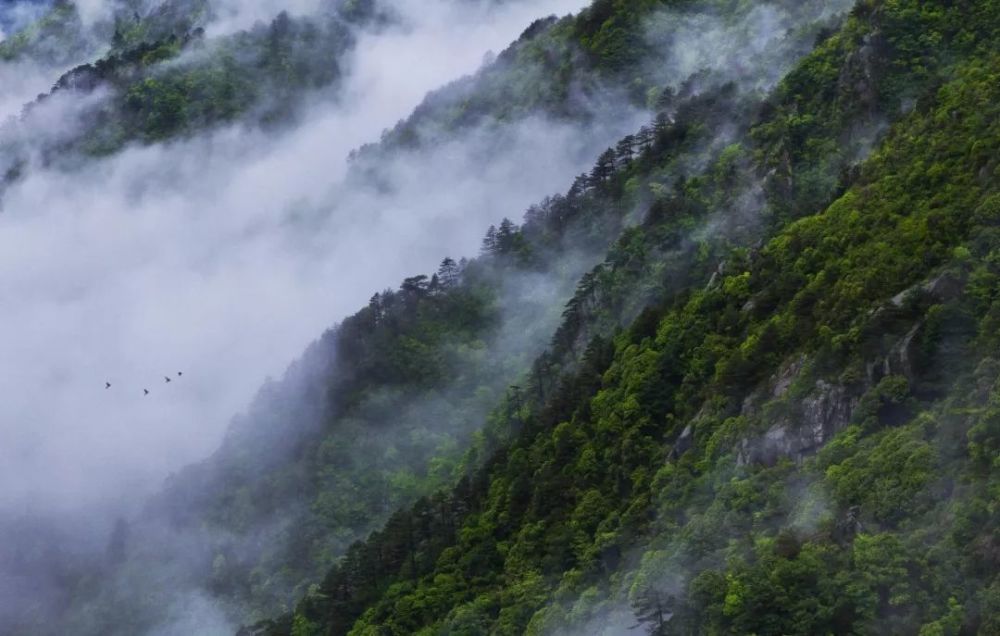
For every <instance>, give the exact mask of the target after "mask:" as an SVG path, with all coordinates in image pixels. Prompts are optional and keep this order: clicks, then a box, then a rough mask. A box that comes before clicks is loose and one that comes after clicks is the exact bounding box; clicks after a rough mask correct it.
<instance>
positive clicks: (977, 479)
mask: <svg viewBox="0 0 1000 636" xmlns="http://www.w3.org/2000/svg"><path fill="white" fill-rule="evenodd" d="M511 1H512V0H511ZM209 4H210V3H200V2H191V1H188V2H184V3H181V2H179V1H178V2H172V3H166V4H165V5H164V8H162V9H161V10H160V12H159V13H155V12H154V13H152V14H150V15H151V16H152V17H144V18H143V19H141V20H136V19H134V18H132V17H131V16H130V15H129V13H128V11H125V10H123V11H122V13H121V14H120V15H118V16H117V17H116V18H115V19H114V21H113V22H111V23H109V24H108V25H105V27H104V28H105V29H106V31H107V34H110V37H111V42H112V44H111V46H110V48H108V49H107V50H106V51H105V52H104V53H103V54H102V55H101V57H99V58H98V59H97V60H96V61H94V62H93V63H87V64H85V65H81V66H76V67H74V68H73V69H72V70H70V71H68V72H67V73H65V74H64V75H62V77H61V79H59V80H58V82H57V83H56V84H55V86H54V87H53V89H52V92H51V93H50V94H49V95H48V96H40V97H39V100H40V101H41V102H44V101H45V100H47V99H56V98H57V97H58V96H59V94H60V93H66V92H72V91H75V92H81V93H90V92H94V91H103V93H102V94H105V95H107V97H106V98H105V99H103V100H102V101H99V102H96V106H94V108H93V109H92V110H88V111H86V116H85V121H84V123H83V125H82V126H80V127H78V128H77V130H76V132H75V133H74V135H73V136H71V137H70V138H60V139H58V140H57V141H55V142H53V143H52V144H47V145H45V146H43V149H42V151H41V152H42V153H43V155H44V156H45V157H46V159H45V161H46V163H47V164H48V163H51V164H56V165H62V164H65V165H67V166H69V165H71V164H72V163H73V162H81V161H97V160H99V159H100V158H102V157H107V156H110V155H113V154H114V153H117V152H121V151H123V149H126V148H128V147H132V146H133V145H135V144H140V145H141V144H156V143H164V142H166V141H169V140H176V139H183V138H185V137H190V136H194V135H198V134H202V133H204V131H206V130H211V129H213V128H216V127H219V126H223V125H227V124H231V123H232V122H241V123H242V124H243V125H247V126H258V127H261V128H262V129H264V130H272V129H276V128H280V127H282V126H290V125H292V122H294V121H295V120H296V117H298V110H297V109H298V108H299V106H300V105H301V104H304V103H305V101H306V99H307V96H308V95H309V93H308V91H318V90H326V91H334V92H336V90H337V85H338V82H340V81H341V74H342V72H345V71H342V69H341V64H340V62H339V61H340V60H345V62H344V65H343V68H344V69H347V68H348V66H349V64H348V63H347V62H346V60H348V59H349V58H350V55H351V54H352V51H353V50H354V47H355V46H356V43H357V42H358V41H359V40H358V35H357V33H359V32H361V31H365V32H368V30H376V31H377V30H378V29H381V28H386V25H389V24H391V23H392V22H393V20H394V19H395V17H394V14H393V12H392V11H391V9H385V8H383V7H380V6H379V4H378V3H377V2H355V1H351V2H342V3H331V6H332V7H334V8H332V9H330V10H329V11H328V12H327V13H326V14H325V15H324V17H323V18H322V19H321V20H313V19H304V18H298V17H295V16H294V15H293V16H290V15H289V14H288V13H281V14H280V15H278V16H277V17H275V18H273V20H272V21H270V22H268V23H266V24H265V23H263V22H261V23H259V24H258V25H257V26H256V27H254V28H252V29H249V30H247V31H240V32H237V33H234V34H229V35H226V36H225V37H222V38H207V37H206V36H205V25H206V24H208V22H207V20H208V18H207V17H206V16H208V15H209V13H210V10H209V8H208V5H209ZM824 5H831V6H824ZM833 5H836V6H833ZM762 12H763V13H762ZM74 15H75V13H74V8H73V6H72V5H71V4H68V3H61V2H60V3H57V4H56V5H55V6H54V8H53V9H52V10H51V11H50V12H49V13H47V14H45V15H44V17H43V18H41V20H40V21H38V22H37V23H35V24H33V25H32V26H31V27H30V28H29V29H28V30H26V31H23V32H21V33H20V34H18V35H17V36H16V37H12V38H9V39H7V40H5V41H3V42H2V43H0V58H10V59H14V58H16V57H18V56H21V55H40V53H38V51H45V52H47V53H46V55H48V54H50V52H51V50H52V46H51V39H52V38H55V39H56V40H57V41H59V42H62V43H66V46H70V44H71V43H74V42H76V44H74V46H76V47H77V50H78V51H83V50H85V49H86V46H87V45H86V38H84V36H83V35H81V34H82V33H83V31H82V29H83V27H82V26H80V24H79V21H78V20H76V19H75V18H74ZM761 15H763V16H768V17H770V16H772V15H781V16H782V20H784V22H781V24H780V28H777V30H778V31H780V34H779V35H778V36H775V38H774V40H773V41H769V42H767V43H765V44H766V46H760V42H757V41H756V39H757V36H756V35H755V32H752V31H750V30H747V29H748V27H745V26H744V25H745V24H748V23H752V22H753V21H754V20H756V19H759V18H760V16H761ZM136 16H138V14H136ZM664 16H666V17H664ZM539 18H540V19H539V20H538V21H536V22H535V23H533V24H531V25H530V26H529V27H528V28H527V30H525V31H524V32H523V34H522V35H521V36H520V38H519V39H518V40H516V41H515V42H513V43H512V44H510V46H509V47H508V48H506V49H505V50H503V51H502V52H500V53H499V55H497V56H496V57H495V59H492V60H490V61H489V62H486V63H484V65H483V66H482V67H481V68H480V69H479V70H478V71H476V72H475V73H473V74H472V75H469V76H467V77H464V78H462V79H459V80H457V81H455V82H454V83H452V84H449V85H447V86H445V87H443V88H441V89H439V90H436V91H434V92H432V93H430V94H429V95H428V96H427V97H426V98H425V99H424V101H423V102H422V103H421V104H420V105H419V106H418V107H417V108H416V110H415V111H414V112H413V113H412V115H410V116H409V117H407V118H406V119H404V120H402V121H400V122H399V123H398V124H397V125H395V126H394V127H392V128H390V129H388V130H387V131H386V132H385V133H383V135H382V138H381V140H379V141H375V142H373V143H370V144H368V145H365V146H362V147H361V148H359V149H358V150H357V151H356V152H354V153H352V161H351V178H356V179H370V180H374V181H375V182H376V183H377V182H378V181H379V179H380V178H381V177H383V176H384V174H383V170H384V165H386V163H387V162H389V161H390V160H397V159H398V158H399V157H401V156H402V157H407V156H412V157H419V156H420V153H422V152H424V151H425V150H426V149H427V148H430V147H433V146H434V145H435V144H441V143H444V142H446V141H447V140H449V139H452V138H456V137H459V136H461V135H463V134H466V132H467V131H468V130H472V129H480V128H482V127H485V128H486V129H491V130H502V129H503V127H504V126H513V125H515V123H516V122H519V121H525V120H528V119H530V118H533V117H547V118H551V120H552V121H560V122H572V123H573V124H574V125H580V126H587V125H590V124H591V123H593V122H596V121H598V119H599V118H598V117H597V116H595V114H594V113H595V112H598V111H601V110H602V109H604V108H610V107H612V106H614V107H616V108H621V109H626V108H628V109H632V111H640V112H642V113H643V117H644V120H645V122H646V123H645V124H642V125H640V126H638V127H637V128H636V129H635V130H634V131H633V132H632V133H631V134H629V135H627V136H625V137H622V138H621V139H619V140H618V141H617V142H616V143H615V144H614V145H612V146H611V147H608V148H607V150H606V151H604V152H603V153H601V154H600V155H599V156H595V157H593V161H592V164H591V165H590V166H589V167H588V168H587V169H586V170H585V171H583V172H582V173H581V174H580V175H579V176H578V177H576V178H575V179H574V180H573V181H572V182H569V183H565V184H563V186H562V190H561V192H560V193H558V194H556V193H553V194H552V195H551V196H549V197H546V198H545V199H543V200H540V201H538V202H537V203H536V204H535V205H531V206H530V207H529V208H528V209H527V210H511V211H510V214H509V215H508V217H507V218H502V219H496V222H495V224H494V225H493V226H490V227H488V228H482V233H483V239H482V245H481V248H480V250H479V252H478V253H477V254H465V255H462V254H452V255H446V254H441V255H440V259H441V260H440V265H439V267H438V268H437V269H436V270H434V271H429V272H427V273H425V274H421V273H418V272H414V274H413V275H412V276H410V277H407V278H405V279H404V280H402V282H401V283H400V284H399V286H398V287H397V288H393V289H386V290H382V291H378V292H377V293H374V295H372V296H371V300H370V301H369V303H368V304H367V305H366V306H364V307H362V308H360V309H359V310H357V311H356V313H354V314H353V315H350V316H349V317H346V318H344V319H343V320H341V321H339V322H338V324H336V325H334V326H332V327H331V328H330V329H329V330H328V331H326V332H325V333H324V334H322V336H321V337H320V338H318V339H317V340H316V341H315V342H314V343H313V344H312V345H310V347H309V348H308V349H307V350H306V351H305V353H304V354H303V355H302V357H301V358H300V359H299V360H298V361H297V362H295V363H294V364H293V365H292V366H291V367H290V368H289V369H288V371H287V373H286V374H285V376H284V377H283V378H279V379H277V380H274V381H271V382H269V383H267V384H266V385H265V386H263V387H262V388H261V389H260V391H259V393H258V394H257V397H256V398H255V400H254V402H253V403H252V404H251V405H250V407H249V408H248V409H247V411H246V412H245V414H243V415H240V416H237V417H236V418H235V419H234V420H233V423H232V424H231V426H230V427H229V429H228V431H227V432H226V435H225V438H224V440H223V441H222V444H221V446H220V447H219V449H218V450H217V451H216V452H215V453H214V454H213V455H212V456H211V457H209V458H207V459H205V460H203V461H201V462H199V463H196V464H194V465H191V466H188V467H186V468H184V469H182V470H180V471H178V472H177V473H176V474H174V475H173V476H172V477H170V478H169V479H168V481H167V482H166V484H165V485H164V486H163V488H162V489H161V490H160V492H159V493H158V494H156V495H155V496H154V497H153V498H152V499H151V500H150V501H149V502H148V503H147V505H146V506H145V507H144V509H143V512H142V514H141V516H140V517H139V518H137V519H133V520H128V521H126V520H120V521H119V522H118V524H117V525H116V526H115V531H114V533H113V535H112V538H111V539H112V540H111V548H110V549H109V551H108V555H107V558H105V559H104V560H103V561H102V562H101V563H100V564H99V565H95V564H94V563H92V562H86V563H78V564H67V566H66V568H65V571H63V572H62V573H61V575H60V576H61V577H62V580H63V585H64V589H65V590H67V592H66V597H65V598H66V603H65V605H64V610H63V612H62V614H61V615H60V616H56V617H53V616H43V617H39V616H35V617H33V619H32V621H33V622H30V623H26V624H25V625H24V626H22V627H23V629H21V631H15V632H14V633H25V634H27V633H37V634H48V633H52V634H55V633H79V634H98V633H100V634H144V633H152V632H150V631H149V630H151V626H152V625H154V624H155V622H156V621H157V620H159V618H162V615H163V614H164V612H165V611H166V609H167V608H166V606H167V601H166V599H167V597H168V595H169V594H170V593H171V588H172V587H174V586H178V585H185V586H196V587H198V588H199V589H202V590H205V591H206V593H207V595H208V596H209V597H211V598H213V599H216V600H218V601H219V602H221V603H224V604H225V606H226V607H227V608H229V609H228V611H229V612H230V614H231V615H233V616H235V618H236V621H237V623H238V624H239V625H241V627H240V628H239V636H320V635H323V636H334V635H351V636H388V635H393V636H396V635H405V634H419V635H421V636H431V635H446V634H447V635H452V636H459V635H467V636H475V635H480V634H482V635H487V634H496V635H517V634H532V635H538V636H542V635H552V636H556V635H558V636H576V635H584V634H587V635H590V634H594V635H605V636H619V635H623V634H651V635H667V634H678V635H681V634H683V635H687V634H712V635H721V634H747V635H749V634H755V635H759V636H763V635H782V634H784V635H790V634H802V635H825V634H829V635H834V634H836V635H840V634H914V635H919V636H945V635H952V636H958V635H974V634H982V635H990V634H1000V3H995V2H992V1H980V2H974V1H970V0H932V1H925V2H918V1H917V0H858V2H856V3H850V2H841V3H823V2H812V1H809V2H798V1H793V0H761V1H759V2H757V1H752V0H631V1H630V0H594V1H593V2H592V3H590V4H589V6H587V7H586V8H584V9H583V10H582V11H580V12H578V13H576V14H575V15H568V16H564V17H558V16H552V17H545V16H539ZM654 21H659V22H657V24H660V26H659V27H658V29H659V30H658V31H657V33H658V34H659V35H658V36H657V37H658V38H659V39H656V38H652V39H651V38H650V37H647V36H648V34H649V33H650V24H651V22H654ZM663 24H666V25H667V26H663ZM699 25H701V26H702V27H704V28H705V29H709V28H711V29H714V30H716V31H718V32H721V33H722V34H723V36H721V37H720V44H719V46H721V41H723V40H725V41H726V42H727V45H729V44H730V43H731V44H732V46H733V47H734V53H733V56H732V57H726V56H725V55H724V54H722V53H720V58H719V60H720V61H719V63H716V64H714V65H708V64H706V65H702V66H699V67H697V68H694V69H693V70H691V69H687V68H686V67H684V68H682V67H680V66H671V64H673V62H672V58H669V57H665V56H664V50H663V48H664V46H666V45H665V44H663V43H665V42H671V43H675V42H679V43H681V44H680V45H679V46H684V44H683V43H684V42H685V41H687V40H688V39H690V40H691V41H698V39H699V37H708V36H707V35H706V34H705V33H699V32H689V31H688V29H695V28H698V27H699ZM713 37H718V36H717V35H713ZM46 42H48V43H46ZM743 46H745V47H750V48H751V49H753V50H751V51H750V52H749V53H747V54H746V55H745V56H742V55H741V54H740V53H739V51H740V47H743ZM321 59H322V60H325V61H329V60H334V61H335V63H333V64H329V63H324V64H319V63H317V62H318V60H321ZM165 62H170V63H165ZM678 69H682V70H678ZM779 71H780V76H779V77H774V78H773V79H774V81H771V79H770V78H771V77H772V75H773V74H774V73H776V72H779ZM623 112H624V110H623ZM24 118H25V119H24V121H25V124H24V125H27V122H29V120H30V118H31V108H30V107H29V108H28V110H27V111H26V114H25V116H24ZM10 139H12V140H13V141H9V140H10ZM4 143H5V144H7V143H9V144H11V145H10V147H6V148H5V149H4V155H3V160H4V161H9V162H10V163H9V166H10V168H9V170H8V172H7V180H8V185H10V184H14V183H15V182H16V181H17V180H18V179H24V178H27V176H30V168H28V167H26V166H27V163H26V159H24V157H25V156H26V155H25V154H24V153H25V152H28V151H26V150H23V147H26V146H24V144H25V142H24V138H23V137H18V136H15V137H11V138H7V139H5V141H4ZM483 154H484V155H485V156H484V158H483V160H484V161H489V157H488V155H489V152H484V153H483ZM61 162H62V163H61ZM387 187H388V186H387ZM463 256H464V257H463ZM372 291H373V292H374V291H375V290H372ZM164 528H168V529H169V530H165V529H164ZM174 533H176V534H183V533H187V534H186V535H184V536H187V537H190V539H189V540H187V541H189V543H191V544H192V545H194V547H193V548H192V547H190V546H187V544H185V545H186V546H187V547H185V554H186V555H187V557H186V558H188V559H190V560H191V562H192V563H193V565H192V567H191V568H189V570H187V571H185V573H184V574H183V575H180V577H179V578H178V577H176V576H173V575H171V576H163V577H162V578H158V577H157V575H156V574H155V573H156V572H159V571H166V570H169V569H170V568H171V567H173V566H174V565H175V564H176V560H177V557H176V554H175V553H173V552H171V551H170V550H168V549H165V548H163V542H164V541H165V539H163V537H166V536H168V535H171V536H173V534H174Z"/></svg>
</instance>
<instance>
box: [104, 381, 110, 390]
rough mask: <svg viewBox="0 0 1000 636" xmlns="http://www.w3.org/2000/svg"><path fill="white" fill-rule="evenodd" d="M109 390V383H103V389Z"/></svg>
mask: <svg viewBox="0 0 1000 636" xmlns="http://www.w3.org/2000/svg"><path fill="white" fill-rule="evenodd" d="M110 388H111V383H110V382H105V383H104V389H105V390H107V389H110Z"/></svg>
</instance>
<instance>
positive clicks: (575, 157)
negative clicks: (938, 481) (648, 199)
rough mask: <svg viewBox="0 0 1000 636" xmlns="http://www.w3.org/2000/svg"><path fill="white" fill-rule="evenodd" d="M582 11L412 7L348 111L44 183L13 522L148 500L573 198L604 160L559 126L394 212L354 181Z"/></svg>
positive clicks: (400, 173) (8, 284) (11, 489)
mask: <svg viewBox="0 0 1000 636" xmlns="http://www.w3.org/2000/svg"><path fill="white" fill-rule="evenodd" d="M582 4H583V3H582V2H581V1H580V0H573V1H568V0H552V1H551V2H546V3H542V6H539V4H538V3H505V4H503V5H501V6H500V7H499V8H497V9H486V8H483V7H481V6H479V5H465V4H463V5H461V8H457V7H456V6H454V5H452V4H449V3H445V2H443V1H440V2H431V3H427V2H420V3H417V2H412V1H409V0H407V1H401V2H398V3H396V5H395V6H396V8H397V10H398V11H399V13H400V14H401V15H402V16H403V18H404V20H403V23H404V25H405V26H403V27H401V28H393V29H390V30H388V31H385V32H382V33H378V34H375V33H369V34H365V35H362V37H361V40H360V41H359V42H358V45H357V48H356V51H357V54H356V56H355V57H354V59H353V60H352V61H351V64H350V67H349V69H348V81H347V85H346V87H345V94H344V96H343V97H342V98H341V100H340V101H339V102H335V101H332V100H330V99H326V98H324V96H318V97H317V99H316V100H315V103H314V104H313V105H312V106H311V107H310V108H309V110H308V112H307V115H306V116H305V117H304V119H303V121H302V123H301V125H300V126H298V127H296V128H295V129H294V130H291V131H288V132H285V133H282V134H280V135H277V136H269V135H266V134H264V133H262V132H259V131H253V130H248V129H244V128H241V127H233V128H230V129H225V130H220V131H217V132H215V133H213V134H211V135H207V136H205V137H202V138H198V139H195V140H189V141H184V142H178V143H173V144H168V145H156V146H148V147H133V148H129V149H127V150H126V151H125V152H123V153H121V154H119V155H118V156H115V157H113V158H111V159H109V160H104V161H100V162H92V163H89V164H87V165H86V166H85V167H84V168H82V169H80V170H79V171H77V172H73V173H67V172H65V171H58V170H45V169H43V168H41V167H40V166H35V167H33V168H34V169H32V170H30V171H29V172H28V174H27V177H26V178H25V179H24V180H23V181H21V182H20V183H18V184H17V185H16V186H14V187H13V188H11V189H10V190H9V191H8V192H7V193H6V197H5V202H4V212H3V214H2V215H0V305H2V306H3V307H4V308H5V324H6V326H7V329H5V330H4V333H3V335H0V350H2V351H3V352H4V363H3V365H0V394H2V395H4V396H5V398H6V400H5V405H4V407H5V408H4V410H3V416H2V418H0V483H2V484H3V487H2V489H0V509H2V510H7V511H11V512H23V511H32V512H37V511H39V510H44V509H49V508H55V509H64V510H66V509H73V508H88V507H93V506H96V505H111V506H117V505H124V504H127V503H129V502H135V501H138V500H139V498H140V495H142V494H144V493H146V492H149V491H150V490H152V489H154V488H155V487H156V486H157V485H158V484H159V483H160V482H161V480H162V479H163V477H164V476H165V475H167V474H168V473H169V472H170V471H172V470H174V469H176V468H178V467H180V466H182V465H184V464H186V463H188V462H190V461H192V460H194V459H197V458H199V457H202V456H204V455H206V454H208V453H209V452H210V451H211V450H212V449H213V448H214V447H215V446H216V445H217V443H218V441H219V439H220V436H221V434H222V432H223V430H224V428H225V426H226V425H227V423H228V421H229V419H230V417H231V416H232V415H233V414H234V413H236V412H238V411H239V410H240V409H242V408H244V407H245V406H246V404H247V403H248V402H249V399H250V397H251V396H252V395H253V393H254V391H255V390H256V389H257V388H258V387H259V386H260V384H261V383H262V381H263V380H264V379H265V378H266V377H267V376H269V375H278V374H280V373H281V372H282V370H283V369H284V367H285V366H287V364H288V363H289V362H290V361H291V360H292V359H293V358H294V357H296V355H297V354H299V353H300V352H301V351H302V349H303V348H304V346H305V345H306V344H307V343H308V342H309V341H311V340H312V339H314V338H315V337H316V336H317V335H318V334H319V333H320V332H321V331H322V330H323V329H324V328H326V327H328V326H330V325H331V324H332V323H334V322H335V321H336V320H338V319H339V318H341V317H343V316H344V315H345V314H346V313H349V312H351V311H353V310H355V309H356V308H358V307H359V306H361V305H362V304H363V302H364V301H366V300H367V298H368V297H369V296H370V295H371V293H372V292H373V291H374V290H377V289H381V288H384V287H386V286H394V285H395V284H396V283H397V282H398V280H399V279H400V278H401V277H403V276H405V275H410V274H413V273H416V272H420V271H426V270H429V269H432V268H433V267H434V266H435V265H436V264H437V262H438V261H439V260H440V259H441V257H442V256H444V255H446V254H453V255H455V256H460V255H466V254H472V253H474V252H475V250H476V247H477V245H478V240H479V238H480V236H481V233H482V231H483V228H484V227H485V226H486V225H488V224H489V222H493V221H495V220H496V219H497V218H499V217H501V216H503V215H505V214H506V215H509V214H511V213H512V211H517V210H523V209H524V208H525V207H526V206H527V205H528V204H529V203H531V202H533V201H535V200H537V199H539V198H540V197H541V196H543V195H545V194H548V193H550V192H552V191H554V190H557V189H559V188H560V187H562V185H563V184H564V183H565V182H566V181H567V180H568V179H569V178H570V177H571V175H572V174H574V173H575V172H576V171H578V169H579V168H580V165H578V161H583V164H584V165H585V164H586V163H587V162H589V160H590V156H589V155H590V154H592V151H593V149H594V148H595V147H596V146H593V145H592V144H590V143H587V141H586V140H580V139H578V138H577V136H576V135H574V134H573V131H571V130H569V129H568V128H559V127H553V126H551V125H546V124H545V123H544V122H528V123H527V124H525V125H524V126H521V127H519V128H518V129H516V130H512V131H510V134H509V137H507V142H506V143H505V144H504V148H503V151H502V152H501V153H500V155H499V156H495V157H494V161H492V162H490V164H489V165H488V166H482V165H477V164H476V163H475V162H470V158H471V154H470V153H474V152H475V151H476V150H475V146H476V140H475V139H467V140H465V141H457V142H455V143H454V144H450V145H447V146H443V147H440V148H436V149H435V150H434V151H433V152H431V153H430V154H429V155H428V156H424V157H422V158H421V162H420V164H419V165H414V166H410V165H397V166H395V167H393V168H392V170H393V174H394V175H395V176H396V177H397V183H398V187H397V188H396V189H395V190H394V192H393V193H392V194H378V193H370V192H362V191H356V190H345V188H344V187H342V186H341V185H338V184H339V183H340V182H341V180H342V178H343V177H344V174H345V166H346V162H345V157H346V156H347V154H348V152H349V151H350V150H351V149H352V148H354V147H356V146H358V145H360V144H361V143H364V142H367V141H371V140H373V139H377V138H378V135H379V133H380V131H381V130H382V129H383V128H385V127H386V126H389V125H391V124H393V123H395V121H396V120H397V119H399V118H400V117H403V116H405V115H406V114H407V113H408V112H409V111H410V110H411V109H412V108H413V107H414V106H415V105H416V104H417V103H418V102H419V100H420V98H421V97H422V96H423V95H424V93H426V91H428V90H429V89H432V88H434V87H436V86H438V85H440V84H442V83H444V82H446V81H448V80H450V79H453V78H456V77H458V76H460V75H462V74H464V73H469V72H472V71H474V70H475V69H476V68H477V66H478V65H479V63H480V61H481V60H482V58H483V55H484V53H486V51H488V50H491V49H494V50H496V49H499V48H501V47H504V46H505V45H506V44H507V43H508V42H509V41H511V40H513V39H514V38H515V37H516V36H517V34H518V33H519V32H520V31H521V30H522V29H523V28H524V27H525V26H526V25H527V24H528V23H530V21H531V20H532V19H534V18H535V17H537V16H538V15H539V14H543V13H550V12H554V13H558V14H562V13H565V12H568V11H570V10H573V9H576V8H579V7H580V6H581V5H582ZM458 24H460V25H462V26H461V28H456V25H458ZM415 52H419V60H420V63H419V64H413V63H412V60H413V58H414V55H415ZM415 67H416V68H415ZM45 107H46V108H51V109H58V108H66V106H65V105H62V106H61V105H60V104H58V103H54V104H52V105H49V104H46V106H45ZM60 117H61V118H63V119H66V120H70V119H71V117H70V116H69V115H68V114H67V113H66V112H65V111H58V110H54V111H53V113H52V114H51V115H50V117H49V119H50V120H51V121H58V120H59V119H60ZM608 134H609V135H611V134H612V131H608ZM604 141H606V140H604ZM178 372H183V376H182V377H178V376H177V373H178ZM164 376H169V377H170V378H171V380H172V381H171V382H170V383H166V382H165V379H164ZM106 381H107V382H110V383H111V384H112V386H111V388H110V389H105V382H106ZM143 389H149V390H150V394H149V395H148V396H145V395H144V394H143Z"/></svg>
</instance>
